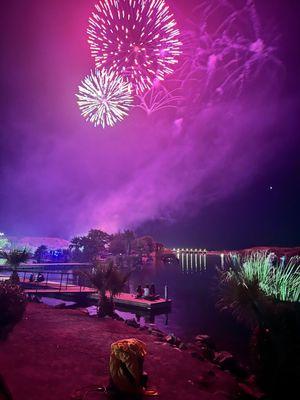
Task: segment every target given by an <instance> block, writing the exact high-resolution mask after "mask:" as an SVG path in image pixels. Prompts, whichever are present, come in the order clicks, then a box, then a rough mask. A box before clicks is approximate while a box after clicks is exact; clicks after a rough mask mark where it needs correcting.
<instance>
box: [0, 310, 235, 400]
mask: <svg viewBox="0 0 300 400" xmlns="http://www.w3.org/2000/svg"><path fill="white" fill-rule="evenodd" d="M130 337H136V338H138V339H140V340H142V341H144V342H145V343H146V345H147V348H148V355H147V358H146V362H145V370H146V371H147V372H148V374H149V378H150V382H149V384H150V386H152V387H155V388H156V389H157V390H158V391H159V393H160V395H159V399H165V400H176V399H178V400H179V399H180V400H196V399H197V400H225V399H233V398H234V395H233V393H234V392H235V389H236V382H235V380H234V379H233V377H232V376H231V375H230V374H229V373H227V372H223V371H221V370H220V369H219V368H218V367H217V366H215V365H213V364H210V363H209V362H207V361H199V360H197V359H194V358H192V357H191V355H190V354H189V353H188V352H187V351H181V350H178V349H176V348H174V347H171V346H170V345H168V344H165V343H162V342H158V341H157V339H156V338H155V337H154V336H153V335H150V334H148V333H147V332H145V331H140V330H138V329H135V328H132V327H129V326H127V325H126V324H124V323H123V322H120V321H114V320H111V319H104V320H98V319H94V318H90V317H88V316H86V315H85V314H84V313H83V312H82V311H80V310H67V309H65V310H59V309H53V308H50V307H48V306H46V305H43V304H28V307H27V311H26V315H25V318H24V320H23V321H22V322H21V323H20V324H19V325H18V326H17V327H16V328H15V330H14V332H13V333H12V334H11V336H10V338H9V340H8V341H7V342H6V343H4V344H1V345H0V372H1V374H2V375H3V376H4V378H5V379H6V382H7V384H8V386H9V388H10V390H11V391H12V394H13V398H14V400H54V399H55V400H65V399H71V396H72V394H74V392H76V390H78V389H80V388H82V387H85V386H89V385H95V384H105V383H106V382H107V376H108V359H109V349H110V344H111V343H112V342H114V341H116V340H118V339H123V338H130ZM209 371H213V372H210V373H209V376H213V378H210V383H209V384H207V385H205V386H204V385H200V384H199V383H198V381H199V377H201V376H203V375H204V376H205V375H206V374H207V373H208V372H209ZM96 398H97V399H102V398H106V397H105V395H103V394H97V395H95V394H94V395H91V396H89V397H88V398H87V399H96Z"/></svg>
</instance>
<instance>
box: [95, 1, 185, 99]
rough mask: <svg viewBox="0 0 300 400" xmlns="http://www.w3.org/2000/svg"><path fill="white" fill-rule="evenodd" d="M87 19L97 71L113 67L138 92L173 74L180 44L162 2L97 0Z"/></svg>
mask: <svg viewBox="0 0 300 400" xmlns="http://www.w3.org/2000/svg"><path fill="white" fill-rule="evenodd" d="M95 8H96V11H95V12H94V13H93V14H92V16H91V17H90V18H89V27H88V36H89V39H88V42H89V44H90V48H91V53H92V56H93V57H94V58H95V62H96V66H97V68H103V67H105V68H113V69H114V70H117V71H118V72H119V73H120V74H122V76H125V77H126V78H127V79H128V80H129V81H130V82H131V83H132V84H133V88H134V90H135V91H136V92H137V93H142V92H143V91H145V90H146V89H149V88H150V87H151V86H152V83H153V81H154V79H155V78H157V79H159V80H163V79H164V78H165V76H166V75H168V74H170V73H172V72H173V69H174V65H175V64H176V63H177V61H178V60H177V59H178V56H179V55H180V52H181V50H180V47H181V42H180V40H179V30H178V29H177V27H176V21H175V20H174V18H173V15H172V14H171V13H170V11H169V7H168V5H167V4H166V3H165V0H100V1H99V3H98V4H96V6H95Z"/></svg>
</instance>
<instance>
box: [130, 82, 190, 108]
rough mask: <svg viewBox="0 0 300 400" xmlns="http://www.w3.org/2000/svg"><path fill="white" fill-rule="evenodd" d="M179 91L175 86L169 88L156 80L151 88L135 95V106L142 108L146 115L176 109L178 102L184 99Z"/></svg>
mask: <svg viewBox="0 0 300 400" xmlns="http://www.w3.org/2000/svg"><path fill="white" fill-rule="evenodd" d="M172 82H173V81H172ZM179 91H180V89H179V88H177V87H176V88H175V89H171V90H170V89H169V88H167V87H166V86H165V85H163V84H162V83H161V82H157V83H156V84H154V85H153V86H152V88H151V89H149V90H148V91H146V92H145V93H143V94H140V95H137V96H136V97H137V99H138V102H137V104H136V106H135V107H136V108H140V109H142V110H143V111H145V113H146V114H147V115H151V114H153V113H155V112H157V111H161V110H166V109H177V108H178V104H179V103H180V102H182V101H183V100H184V97H183V96H182V95H180V92H179Z"/></svg>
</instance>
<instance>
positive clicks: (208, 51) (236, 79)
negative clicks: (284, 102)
mask: <svg viewBox="0 0 300 400" xmlns="http://www.w3.org/2000/svg"><path fill="white" fill-rule="evenodd" d="M197 15H198V17H195V18H194V20H193V21H190V26H191V28H190V29H189V30H187V31H186V32H185V33H184V34H183V37H182V41H183V45H184V46H183V48H184V53H183V63H182V64H181V66H180V68H179V69H178V76H179V77H180V79H181V82H182V84H183V85H184V84H186V83H188V82H193V85H195V83H197V84H198V96H197V97H198V100H199V101H200V102H201V101H202V102H204V105H205V104H208V103H211V102H215V101H217V100H218V99H221V98H222V99H224V97H226V96H232V95H233V96H234V97H237V96H239V95H241V93H242V92H243V90H244V89H245V87H246V84H247V83H249V82H251V81H252V80H253V79H254V78H258V77H259V76H261V74H262V72H263V71H264V70H265V71H268V72H267V74H275V75H276V74H278V72H279V71H280V72H282V68H283V67H282V63H281V62H280V60H279V59H278V58H277V56H276V51H277V47H276V46H275V44H273V43H276V41H278V37H275V38H274V37H272V40H271V41H270V40H268V39H266V38H265V32H264V31H263V30H262V26H261V24H260V21H259V17H258V15H257V12H256V8H255V3H254V1H253V0H244V2H243V4H242V5H241V6H240V8H236V7H235V6H234V5H233V3H232V2H230V1H226V0H212V1H207V0H203V1H202V2H201V4H200V5H199V6H197V7H196V9H195V10H194V11H193V16H197ZM220 16H222V20H221V22H219V23H218V24H217V25H216V24H215V23H214V21H215V18H220Z"/></svg>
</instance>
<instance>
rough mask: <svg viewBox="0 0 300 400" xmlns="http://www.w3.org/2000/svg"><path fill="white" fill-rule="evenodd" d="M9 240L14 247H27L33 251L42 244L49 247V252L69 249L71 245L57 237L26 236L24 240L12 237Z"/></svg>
mask: <svg viewBox="0 0 300 400" xmlns="http://www.w3.org/2000/svg"><path fill="white" fill-rule="evenodd" d="M9 240H10V241H11V243H12V245H13V247H21V248H22V247H26V248H28V249H30V250H32V251H35V250H36V249H37V248H38V247H39V246H41V245H42V244H44V245H45V246H47V248H48V249H49V250H57V249H67V248H69V244H70V242H69V241H68V240H65V239H61V238H56V237H36V236H25V237H22V238H18V237H10V238H9Z"/></svg>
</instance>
